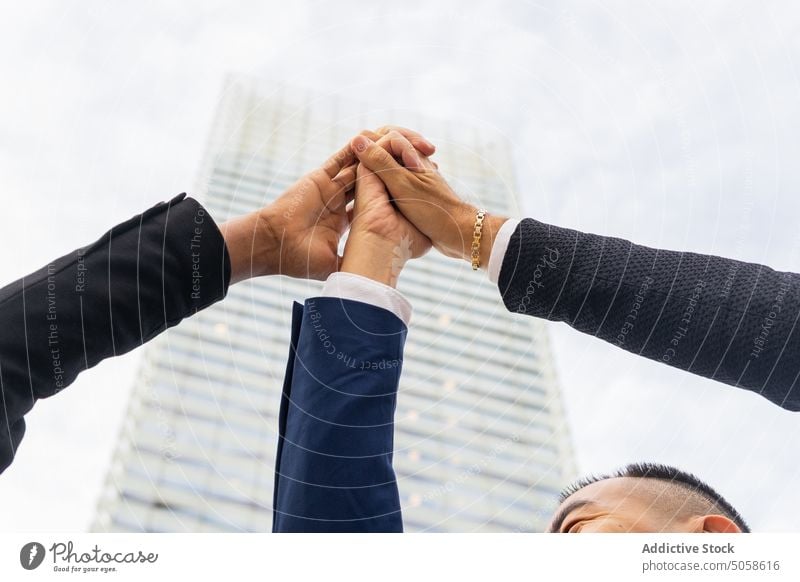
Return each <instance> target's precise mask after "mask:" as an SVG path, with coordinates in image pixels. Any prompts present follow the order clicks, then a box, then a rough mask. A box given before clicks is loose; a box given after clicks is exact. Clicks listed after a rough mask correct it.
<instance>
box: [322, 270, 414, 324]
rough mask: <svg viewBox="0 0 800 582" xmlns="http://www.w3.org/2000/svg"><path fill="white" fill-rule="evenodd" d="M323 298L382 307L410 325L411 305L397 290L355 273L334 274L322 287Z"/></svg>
mask: <svg viewBox="0 0 800 582" xmlns="http://www.w3.org/2000/svg"><path fill="white" fill-rule="evenodd" d="M322 297H339V298H340V299H351V300H353V301H360V302H362V303H367V304H369V305H374V306H375V307H382V308H383V309H385V310H387V311H391V312H392V313H394V314H395V315H396V316H397V317H399V318H400V319H401V320H402V322H403V323H405V324H406V325H408V323H409V322H410V321H411V303H409V302H408V300H407V299H406V298H405V297H403V294H402V293H400V291H398V290H397V289H394V288H392V287H389V286H388V285H384V284H383V283H378V282H377V281H373V280H372V279H368V278H367V277H362V276H361V275H356V274H354V273H332V274H331V276H330V277H328V279H327V281H325V285H324V286H323V287H322Z"/></svg>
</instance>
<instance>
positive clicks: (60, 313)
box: [0, 194, 230, 472]
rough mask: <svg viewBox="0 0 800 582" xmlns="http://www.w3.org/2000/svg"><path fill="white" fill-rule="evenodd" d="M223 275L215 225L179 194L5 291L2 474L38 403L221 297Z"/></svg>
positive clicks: (0, 335) (0, 347)
mask: <svg viewBox="0 0 800 582" xmlns="http://www.w3.org/2000/svg"><path fill="white" fill-rule="evenodd" d="M229 280H230V264H229V258H228V255H227V249H226V247H225V242H224V239H223V238H222V235H221V233H220V232H219V230H218V228H217V226H216V224H215V223H214V221H213V220H212V219H211V217H210V216H209V215H208V214H207V213H206V211H205V209H204V208H203V207H202V206H200V204H199V203H197V202H196V201H195V200H192V199H191V198H186V197H185V195H184V194H181V195H180V196H177V197H175V198H174V199H172V200H171V201H169V202H166V203H161V204H158V205H156V206H154V207H153V208H151V209H149V210H147V211H146V212H144V213H143V214H141V215H138V216H134V217H133V218H131V219H130V220H128V221H126V222H123V223H122V224H120V225H118V226H115V227H114V228H112V229H111V230H109V231H108V232H107V233H106V234H104V235H103V236H102V237H101V238H100V239H99V240H97V241H96V242H94V243H93V244H90V245H88V246H86V247H83V248H80V249H78V250H76V251H73V252H71V253H69V254H67V255H65V256H63V257H61V258H59V259H56V260H55V261H53V262H51V263H50V264H48V265H46V266H44V267H42V268H41V269H39V270H38V271H36V272H34V273H31V274H30V275H28V276H26V277H23V278H22V279H20V280H19V281H15V282H14V283H11V284H10V285H8V286H6V287H4V288H3V289H1V290H0V394H1V395H2V411H0V472H2V471H3V470H5V469H6V467H8V466H9V465H10V464H11V461H12V460H13V459H14V455H15V453H16V450H17V447H18V446H19V443H20V440H21V439H22V436H23V434H24V432H25V421H24V419H23V416H24V415H25V414H26V413H27V412H28V411H29V410H30V409H31V408H32V407H33V405H34V403H35V402H36V400H38V399H39V398H46V397H48V396H52V395H53V394H56V393H58V392H59V391H61V390H62V389H64V388H66V387H67V386H69V385H70V384H71V383H72V382H73V381H74V380H75V378H76V377H77V375H78V374H79V373H80V372H82V371H83V370H86V369H88V368H91V367H92V366H94V365H95V364H97V363H98V362H100V361H101V360H103V359H105V358H108V357H110V356H116V355H119V354H124V353H125V352H128V351H130V350H132V349H133V348H135V347H137V346H139V345H141V344H143V343H144V342H146V341H148V340H149V339H151V338H153V337H154V336H156V335H158V334H159V333H161V332H162V331H164V330H165V329H167V328H168V327H171V326H173V325H175V324H177V323H178V322H179V321H181V320H182V319H183V318H184V317H187V316H189V315H192V314H193V313H195V312H197V311H198V310H200V309H203V308H204V307H207V306H209V305H211V304H212V303H214V302H216V301H218V300H219V299H222V298H223V297H224V296H225V294H226V292H227V289H228V283H229Z"/></svg>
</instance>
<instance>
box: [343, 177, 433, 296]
mask: <svg viewBox="0 0 800 582" xmlns="http://www.w3.org/2000/svg"><path fill="white" fill-rule="evenodd" d="M356 176H357V177H356V192H355V201H354V203H353V213H352V220H351V225H350V235H349V236H348V238H347V245H345V251H344V259H343V261H342V268H341V270H342V271H343V272H349V273H355V274H357V275H362V276H364V277H368V278H370V279H373V280H375V281H378V282H380V283H384V284H386V285H389V286H392V287H394V286H395V285H396V284H397V278H398V277H399V275H400V271H401V270H402V269H403V267H404V266H405V264H406V262H407V261H408V260H409V259H414V258H417V257H421V256H422V255H424V254H425V253H427V252H428V250H429V249H430V248H431V241H430V240H429V239H428V237H426V236H425V235H424V234H422V233H421V232H420V231H419V230H418V229H417V228H415V227H414V225H413V224H411V222H409V221H408V220H407V219H406V218H405V217H404V216H403V215H402V214H401V213H400V212H399V211H398V210H397V209H396V208H395V207H394V205H393V204H392V202H391V200H390V198H389V193H388V192H387V191H386V186H385V185H384V183H383V182H382V181H381V180H380V178H378V177H377V176H376V175H375V174H374V173H373V172H371V171H370V170H368V169H367V168H365V167H364V166H363V165H361V164H359V165H358V169H357V172H356Z"/></svg>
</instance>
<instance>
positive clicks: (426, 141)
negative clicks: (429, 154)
mask: <svg viewBox="0 0 800 582" xmlns="http://www.w3.org/2000/svg"><path fill="white" fill-rule="evenodd" d="M422 141H423V143H424V144H425V145H427V146H428V147H429V148H431V149H432V150H435V149H436V146H435V145H433V144H432V143H431V142H429V141H428V140H427V139H425V138H422Z"/></svg>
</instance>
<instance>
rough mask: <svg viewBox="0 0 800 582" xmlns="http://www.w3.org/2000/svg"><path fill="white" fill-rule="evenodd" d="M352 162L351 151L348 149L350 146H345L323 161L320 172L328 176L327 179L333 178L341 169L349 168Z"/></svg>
mask: <svg viewBox="0 0 800 582" xmlns="http://www.w3.org/2000/svg"><path fill="white" fill-rule="evenodd" d="M353 162H355V157H354V156H353V149H352V148H351V147H350V144H347V145H346V146H344V147H343V148H342V149H340V150H339V151H338V152H336V153H335V154H333V155H332V156H331V157H329V158H328V159H327V160H325V162H324V163H323V164H322V170H323V171H324V172H325V173H326V174H327V175H328V178H334V177H335V176H336V174H338V173H339V172H341V171H342V169H343V168H345V167H347V166H349V165H350V164H352V163H353Z"/></svg>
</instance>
